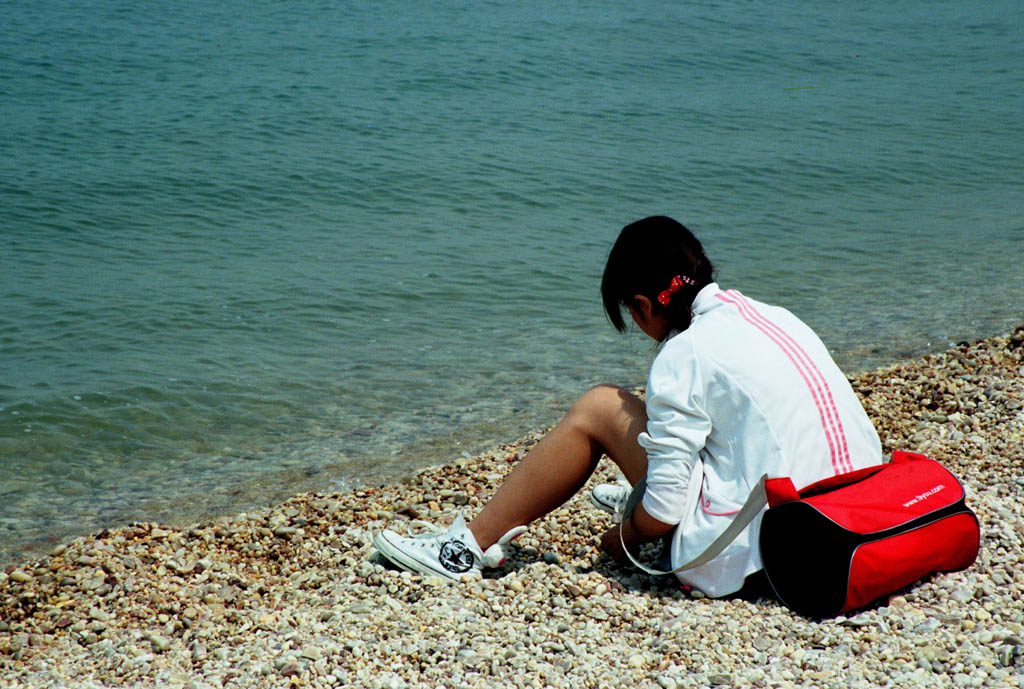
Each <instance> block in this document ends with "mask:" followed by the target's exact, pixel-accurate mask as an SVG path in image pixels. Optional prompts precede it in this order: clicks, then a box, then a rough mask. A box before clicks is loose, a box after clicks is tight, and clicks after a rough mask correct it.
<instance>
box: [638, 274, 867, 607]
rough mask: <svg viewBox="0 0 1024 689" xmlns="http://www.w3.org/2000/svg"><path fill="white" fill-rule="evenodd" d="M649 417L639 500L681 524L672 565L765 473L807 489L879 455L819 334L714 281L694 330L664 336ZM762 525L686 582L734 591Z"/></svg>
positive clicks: (755, 562) (752, 566)
mask: <svg viewBox="0 0 1024 689" xmlns="http://www.w3.org/2000/svg"><path fill="white" fill-rule="evenodd" d="M647 415H648V423H647V432H645V433H641V434H640V436H639V441H640V444H641V445H642V446H643V447H644V449H645V450H646V451H647V457H648V460H649V461H648V469H647V492H646V493H645V494H644V498H643V506H644V509H646V510H647V512H648V513H649V514H650V515H651V516H652V517H654V518H655V519H658V520H660V521H662V522H665V523H668V524H678V526H677V527H676V529H675V531H674V533H673V536H672V539H673V540H672V566H673V567H677V566H679V565H680V564H682V563H684V562H688V561H689V560H691V559H693V558H694V557H696V556H697V555H699V554H700V553H701V552H703V550H704V549H705V548H706V547H707V546H708V545H710V543H711V542H712V541H713V540H714V539H715V538H716V537H717V536H718V535H719V534H720V533H721V532H722V531H724V530H725V528H726V526H727V525H728V524H729V522H730V521H731V520H732V515H733V514H734V513H735V512H736V511H737V510H739V508H740V506H742V504H743V502H744V501H745V500H746V499H747V496H748V495H749V494H750V491H751V489H752V488H753V487H754V485H756V483H757V481H758V479H760V477H761V475H762V474H765V473H767V474H768V475H769V477H778V476H789V477H791V478H792V479H793V483H794V484H795V485H796V486H797V488H801V487H803V486H805V485H808V484H810V483H813V482H815V481H817V480H819V479H822V478H825V477H827V476H832V475H834V474H838V473H844V472H847V471H852V470H853V469H857V468H860V467H865V466H871V465H874V464H880V463H881V461H882V451H881V445H880V443H879V440H878V434H877V433H876V432H875V429H874V427H873V426H872V425H871V422H870V420H868V417H867V414H865V412H864V409H863V407H862V406H861V404H860V401H859V400H858V399H857V397H856V396H855V395H854V392H853V390H852V388H851V387H850V384H849V382H848V381H847V380H846V376H844V375H843V373H842V371H840V370H839V368H838V367H837V366H836V364H835V362H833V361H832V358H831V357H830V356H829V354H828V351H827V350H826V348H825V345H824V344H823V343H822V342H821V340H820V339H818V337H817V335H815V334H814V332H812V331H811V329H810V328H808V327H807V326H806V325H805V324H804V323H803V322H801V321H800V320H799V319H798V318H797V317H796V316H794V315H793V314H791V313H790V312H789V311H787V310H785V309H783V308H779V307H777V306H769V305H767V304H763V303H760V302H757V301H754V300H752V299H749V298H747V297H744V296H743V295H742V294H740V293H739V292H737V291H735V290H728V291H722V290H720V289H719V287H718V285H717V284H714V283H712V284H710V285H708V286H706V287H704V288H703V289H702V290H701V291H700V293H699V294H698V295H697V298H696V300H695V301H694V303H693V321H692V323H691V325H690V327H689V328H687V329H686V330H685V331H683V332H681V333H678V334H675V335H674V336H670V338H669V339H668V340H666V342H664V343H663V344H662V346H661V348H660V351H659V352H658V355H657V356H656V358H655V360H654V363H653V365H652V366H651V372H650V376H649V378H648V380H647ZM762 514H763V513H762ZM760 524H761V515H758V516H757V517H756V518H755V519H754V521H752V522H751V524H750V526H749V527H748V528H747V529H746V530H745V531H744V532H743V533H741V534H740V535H739V537H738V538H737V539H736V540H735V541H733V543H732V544H731V545H730V546H729V547H728V548H726V550H725V551H724V552H722V554H721V555H719V556H718V557H716V558H715V559H714V560H712V561H711V562H709V563H708V564H706V565H704V566H702V567H698V568H696V569H692V570H689V571H687V572H682V573H679V574H678V577H679V579H680V580H681V581H682V582H683V583H685V584H689V585H691V586H694V587H696V588H698V589H700V590H701V591H703V592H704V593H706V594H707V595H709V596H724V595H727V594H730V593H733V592H735V591H738V590H739V589H740V588H741V587H742V585H743V580H744V578H745V577H746V576H747V575H749V574H752V573H753V572H756V571H757V570H759V569H761V568H762V564H761V556H760V552H759V549H758V543H757V534H758V532H759V530H760ZM795 537H797V536H795Z"/></svg>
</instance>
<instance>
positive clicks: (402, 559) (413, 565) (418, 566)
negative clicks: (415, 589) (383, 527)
mask: <svg viewBox="0 0 1024 689" xmlns="http://www.w3.org/2000/svg"><path fill="white" fill-rule="evenodd" d="M373 546H374V547H375V548H376V549H377V551H378V552H380V554H381V555H383V556H384V557H386V558H387V559H389V560H391V561H392V562H393V563H395V564H396V565H398V566H399V567H401V568H403V569H408V570H410V571H413V572H419V573H420V574H426V575H428V576H438V577H442V578H444V579H448V580H449V581H459V580H460V579H458V578H456V577H455V576H454V575H453V574H452V573H451V572H449V571H447V570H445V569H444V568H442V567H440V566H438V567H437V568H436V569H435V568H433V567H431V566H430V565H428V564H427V563H425V562H422V561H420V560H417V559H416V558H414V557H410V556H409V555H406V554H405V551H403V550H402V549H401V548H399V547H398V546H397V545H395V544H394V543H392V542H391V541H389V540H388V536H387V532H386V531H382V532H380V533H379V534H377V535H376V536H374V537H373ZM468 573H469V572H466V574H468Z"/></svg>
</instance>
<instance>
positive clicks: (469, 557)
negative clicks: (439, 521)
mask: <svg viewBox="0 0 1024 689" xmlns="http://www.w3.org/2000/svg"><path fill="white" fill-rule="evenodd" d="M432 529H433V530H432V531H430V532H427V533H425V534H420V535H417V536H401V535H399V534H397V533H395V532H394V531H391V530H390V529H385V530H384V531H381V532H380V533H379V534H377V535H376V536H375V537H374V539H373V545H374V546H376V548H377V550H378V551H380V554H381V555H383V556H384V557H386V558H387V559H389V560H391V562H393V563H395V564H396V565H398V566H399V567H401V568H403V569H408V570H410V571H413V572H419V573H420V574H428V575H431V574H432V575H435V576H440V577H445V578H446V579H451V580H452V581H459V580H460V579H461V578H462V576H463V575H465V574H470V575H473V574H479V573H480V572H481V571H482V570H483V568H484V567H500V566H501V565H502V564H504V563H505V558H506V548H507V546H508V544H509V543H510V542H511V541H512V540H513V539H515V538H516V537H518V536H519V535H520V534H522V533H523V532H524V531H526V527H525V526H517V527H515V528H514V529H511V530H509V531H508V532H507V533H506V534H505V535H504V536H502V537H501V538H500V539H498V542H497V543H495V544H494V545H492V546H491V547H490V548H488V549H487V551H486V552H484V551H482V550H481V549H480V546H479V545H477V542H476V539H475V538H474V537H473V533H472V532H471V531H470V530H469V527H467V526H466V520H465V519H464V518H463V516H462V514H461V513H460V514H459V515H458V516H457V517H456V518H455V521H454V522H452V525H451V526H450V527H448V529H447V530H442V529H440V528H438V527H432Z"/></svg>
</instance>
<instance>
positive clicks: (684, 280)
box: [658, 275, 697, 306]
mask: <svg viewBox="0 0 1024 689" xmlns="http://www.w3.org/2000/svg"><path fill="white" fill-rule="evenodd" d="M695 284H697V283H696V282H694V280H693V278H688V277H686V276H685V275H676V276H675V277H674V278H672V282H670V283H668V289H666V290H663V291H662V292H661V293H660V294H658V303H659V304H661V305H662V306H668V303H669V302H670V301H672V295H673V294H675V293H676V292H678V291H679V290H681V289H682V288H683V286H684V285H689V286H693V285H695Z"/></svg>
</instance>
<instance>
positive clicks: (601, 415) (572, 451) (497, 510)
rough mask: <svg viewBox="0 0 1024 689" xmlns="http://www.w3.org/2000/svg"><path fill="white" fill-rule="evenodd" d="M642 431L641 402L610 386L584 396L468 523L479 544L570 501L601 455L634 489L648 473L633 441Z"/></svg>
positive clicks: (643, 455)
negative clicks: (616, 467)
mask: <svg viewBox="0 0 1024 689" xmlns="http://www.w3.org/2000/svg"><path fill="white" fill-rule="evenodd" d="M646 427H647V410H646V408H645V407H644V403H643V401H641V400H640V398H639V397H637V396H635V395H633V394H630V393H629V392H626V391H625V390H622V389H621V388H616V387H612V386H610V385H601V386H598V387H595V388H592V389H591V390H589V391H587V393H586V394H584V395H583V397H581V398H580V399H579V401H577V402H576V404H575V405H573V407H572V409H570V410H569V413H568V414H566V415H565V417H564V418H563V419H562V420H561V421H559V422H558V425H556V426H555V427H554V428H553V429H551V432H550V433H548V434H547V435H546V436H544V438H543V439H542V440H541V441H540V442H539V443H537V444H536V445H535V446H534V447H533V449H532V450H530V452H529V453H527V455H526V457H524V458H523V459H522V460H521V461H520V462H519V464H517V465H516V467H515V468H514V469H513V470H512V471H511V473H509V475H508V477H507V478H506V479H505V481H504V482H503V483H502V484H501V486H500V487H499V488H498V491H497V492H496V493H495V494H494V497H493V498H491V500H490V501H489V502H488V503H487V504H486V505H485V506H484V508H483V510H481V512H480V514H478V515H477V517H476V519H474V520H473V521H472V522H470V524H469V530H470V531H471V532H472V533H473V536H474V537H475V538H476V542H477V544H478V545H479V546H480V547H481V548H483V549H484V550H486V549H487V548H488V547H490V546H491V545H492V544H493V543H495V542H496V541H497V540H498V539H499V538H501V536H502V535H503V534H504V533H505V532H507V531H508V530H509V529H511V528H513V527H516V526H519V525H521V524H529V523H530V522H532V521H533V520H534V519H537V518H538V517H542V516H544V515H545V514H547V513H548V512H550V511H551V510H553V509H555V508H556V507H558V506H559V505H561V504H562V503H564V502H565V501H566V500H568V499H569V498H571V497H572V496H573V495H575V494H576V492H577V491H578V490H579V489H580V488H582V487H583V484H584V483H586V482H587V479H588V478H590V475H591V474H592V473H594V469H595V468H596V467H597V461H598V460H599V459H600V458H601V455H602V454H607V455H608V456H609V457H611V458H612V460H613V461H614V462H615V463H616V464H617V465H618V466H619V469H621V470H622V473H623V474H625V475H626V479H627V480H629V482H630V483H631V484H633V485H636V483H637V481H639V480H640V479H641V478H643V477H644V476H645V475H646V474H647V454H646V453H645V452H644V449H643V448H642V447H640V444H639V443H638V442H637V436H638V435H639V434H640V433H641V432H642V431H643V430H645V428H646Z"/></svg>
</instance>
